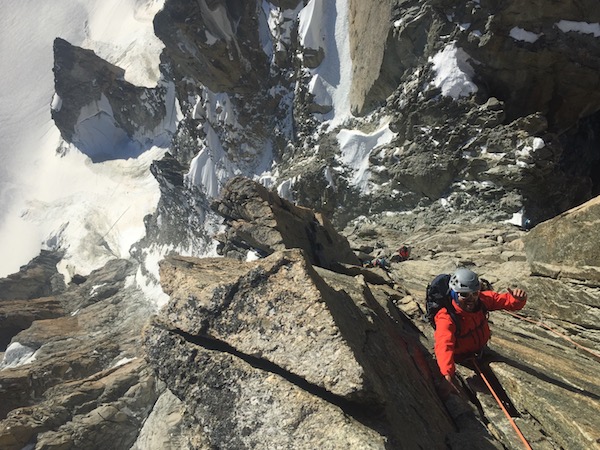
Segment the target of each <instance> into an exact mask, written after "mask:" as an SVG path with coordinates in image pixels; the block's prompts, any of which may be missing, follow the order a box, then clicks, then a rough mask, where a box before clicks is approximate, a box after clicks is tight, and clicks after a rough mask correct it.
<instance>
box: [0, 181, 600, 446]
mask: <svg viewBox="0 0 600 450" xmlns="http://www.w3.org/2000/svg"><path fill="white" fill-rule="evenodd" d="M235 186H237V187H239V188H240V189H242V190H241V192H243V193H244V195H239V198H243V197H244V196H247V198H245V199H244V200H243V201H241V202H240V207H239V208H235V207H234V204H233V203H230V204H229V207H230V208H231V209H232V210H236V211H237V212H238V216H237V217H239V218H240V219H238V220H242V219H241V218H243V217H245V218H246V219H245V220H246V222H245V230H246V232H247V234H246V235H245V238H247V239H248V240H250V241H252V242H258V243H261V242H278V240H281V242H282V243H281V244H279V246H278V247H277V248H274V249H273V251H272V252H271V253H270V255H269V256H267V257H264V258H261V259H258V260H256V261H242V260H240V259H234V258H203V259H198V258H191V257H182V256H176V255H173V256H170V257H168V258H166V259H165V260H164V261H162V263H161V282H162V286H163V288H164V290H165V292H167V293H168V295H169V296H170V302H169V303H168V305H167V306H166V307H165V308H164V309H163V310H161V311H160V312H159V313H158V315H156V316H154V317H152V318H151V319H150V320H148V319H149V317H150V316H151V314H152V312H154V306H153V305H149V304H148V303H147V301H146V300H145V298H144V295H143V294H142V293H141V292H140V291H138V290H137V289H136V288H135V287H134V286H133V285H132V284H131V278H130V277H131V276H132V275H133V273H134V272H135V271H136V270H137V266H136V265H135V264H132V263H131V262H127V261H123V260H116V261H112V262H110V263H109V264H107V266H106V267H105V268H103V269H102V270H98V271H95V272H93V273H92V274H90V275H89V276H87V277H81V279H79V280H78V282H79V284H71V285H70V286H69V287H68V288H67V289H66V290H65V292H62V293H59V294H56V295H55V296H53V297H51V298H41V299H33V303H32V305H33V304H39V305H41V304H44V302H47V304H51V303H50V302H52V304H54V305H56V309H54V313H55V314H57V315H60V317H57V318H49V319H45V320H34V321H33V322H32V324H31V326H29V327H28V328H27V329H25V330H23V331H21V332H19V333H18V334H17V335H15V336H13V337H12V341H11V344H10V346H9V348H8V350H7V352H6V354H5V355H4V359H3V362H2V366H1V367H0V386H2V392H1V394H2V398H3V399H4V401H3V403H2V409H1V411H0V413H1V415H0V417H1V419H2V420H0V446H2V448H6V449H20V448H23V447H24V446H27V445H30V446H31V448H39V449H41V448H55V447H60V446H65V447H67V448H69V446H70V447H71V448H83V447H85V448H90V449H100V448H104V447H105V445H106V442H107V440H109V441H110V442H111V446H112V447H113V448H116V449H117V448H118V449H131V448H133V449H139V450H141V449H145V450H148V449H157V450H158V449H162V448H169V446H171V448H173V447H176V448H194V449H209V448H213V447H215V446H223V447H236V448H273V447H278V446H279V447H293V448H324V447H326V448H355V447H356V448H417V447H419V446H421V447H424V448H425V447H426V448H441V447H444V448H445V447H448V448H452V449H462V448H469V446H471V447H472V448H482V449H488V448H489V449H499V448H511V449H512V448H515V449H516V448H520V447H521V443H520V441H519V439H518V438H517V436H516V433H515V432H514V430H513V429H512V428H511V427H510V425H509V424H508V421H507V419H506V418H505V417H504V415H503V414H502V413H501V412H500V410H499V408H498V406H497V404H496V403H495V401H494V400H493V398H492V396H491V394H489V393H488V391H487V388H486V387H485V385H484V384H482V381H481V379H480V378H479V376H478V375H477V374H476V373H475V372H474V371H473V370H472V369H471V368H469V367H462V366H461V367H459V374H460V377H461V379H462V380H463V384H464V387H465V391H466V392H468V393H469V396H470V397H469V400H467V399H466V398H461V397H457V396H453V395H450V396H446V395H445V394H444V392H443V389H441V388H442V387H443V385H441V384H440V381H441V380H440V376H439V374H438V373H437V371H436V364H435V361H434V360H433V356H432V349H433V339H432V330H431V328H430V327H429V325H428V324H427V323H426V322H424V321H423V319H422V317H423V302H422V299H423V296H424V290H425V286H426V285H427V283H428V282H429V281H430V280H431V278H432V277H433V276H434V275H436V274H437V273H440V272H450V271H452V270H453V269H454V268H455V267H457V266H468V267H472V268H473V269H474V270H476V271H477V272H478V273H479V274H480V275H481V276H482V277H485V278H486V279H488V280H489V281H491V282H492V284H493V285H494V287H495V288H496V289H498V290H503V289H505V288H507V287H517V286H518V287H523V288H525V289H526V290H527V292H528V293H529V300H528V303H527V305H526V308H525V309H524V310H522V311H520V312H519V314H518V315H516V316H515V315H510V314H507V313H503V312H493V313H491V315H490V319H491V321H492V328H493V337H492V340H491V341H490V352H489V353H488V356H487V357H486V359H485V360H484V361H483V362H482V365H485V366H484V367H485V369H486V370H488V371H491V372H490V373H491V374H492V375H493V376H494V377H495V378H496V379H497V380H498V382H499V384H500V385H501V386H502V387H503V389H504V391H505V394H506V398H507V399H508V402H509V403H510V405H511V406H510V411H511V412H512V415H513V420H514V421H515V422H516V423H517V425H518V426H519V428H520V429H521V431H522V432H523V434H524V436H525V437H526V439H527V440H528V441H529V442H530V444H531V445H532V447H533V448H547V449H556V450H558V449H561V448H594V446H595V445H597V439H598V438H599V437H600V436H598V434H597V430H598V429H600V424H599V423H598V417H600V414H599V412H600V411H599V409H598V405H599V402H598V399H600V391H599V390H598V386H597V383H596V381H595V380H596V373H597V372H598V369H599V368H600V367H599V366H600V355H598V352H597V350H596V349H597V348H598V345H599V343H600V335H599V332H598V328H597V325H596V324H597V319H598V318H597V316H594V314H595V311H596V310H597V306H595V304H594V303H593V302H594V299H597V298H600V295H599V292H598V289H599V288H598V286H597V285H595V284H594V282H590V281H591V280H587V279H584V278H583V274H582V276H581V277H580V279H578V280H574V279H572V278H568V277H555V278H551V277H548V276H547V275H545V274H541V273H537V272H536V271H535V270H532V269H531V268H530V263H532V262H533V261H529V260H528V259H529V256H528V255H529V253H528V252H529V251H527V252H526V249H527V248H528V247H529V246H530V245H534V244H535V243H536V242H538V241H536V239H537V237H536V235H537V234H538V233H539V234H540V235H541V234H543V231H544V226H542V225H540V229H539V230H540V231H537V229H536V228H537V227H536V228H534V229H533V230H532V231H530V232H525V231H523V230H520V229H518V228H516V227H514V226H511V225H486V226H481V225H471V226H468V227H467V226H464V225H463V226H459V225H452V226H445V227H439V228H436V229H428V228H425V227H423V228H421V229H420V230H419V231H414V232H412V233H408V234H407V233H403V232H400V231H398V230H397V229H395V228H394V227H391V226H389V227H386V226H383V225H382V224H377V223H373V222H369V221H366V220H365V221H364V222H362V223H357V224H356V225H355V226H354V227H352V228H349V229H347V230H345V232H344V234H345V235H346V236H347V238H341V237H340V236H335V235H331V238H332V241H333V242H339V243H340V245H342V247H341V248H347V249H350V251H352V250H353V249H354V250H358V249H359V248H360V249H362V250H363V251H365V250H366V249H370V251H372V252H373V253H377V254H380V255H385V254H386V252H393V250H394V249H396V248H397V247H398V246H399V245H400V243H402V244H407V245H410V246H411V250H412V252H411V258H410V259H409V260H407V261H403V262H395V263H391V265H390V266H388V267H387V270H383V269H381V268H373V269H366V268H363V267H361V266H357V265H352V264H348V263H346V264H341V263H340V264H330V268H323V267H319V266H318V265H316V264H314V261H313V260H312V259H311V256H310V253H311V249H312V248H313V246H314V241H311V239H307V240H306V241H304V240H294V239H292V237H290V236H287V235H286V234H285V233H286V232H289V233H290V234H291V236H293V235H294V234H295V232H296V231H295V230H297V229H302V227H296V228H294V227H283V226H281V224H282V223H286V222H281V220H280V218H279V219H277V216H278V215H279V214H281V212H280V211H279V209H278V208H281V205H282V201H281V200H280V199H278V198H277V197H276V196H275V194H274V193H272V192H269V193H268V194H269V195H268V196H267V197H265V196H264V194H265V193H264V192H263V191H262V190H261V189H257V188H256V186H255V184H254V183H253V182H249V181H248V180H244V179H237V182H236V183H233V182H232V184H231V185H230V186H229V188H228V189H227V190H226V191H225V192H226V193H228V196H227V197H225V198H223V199H221V200H220V201H221V202H222V203H221V206H223V205H225V204H227V202H231V201H232V200H233V199H234V198H236V196H235V194H234V193H235V192H237V191H235V189H234V187H235ZM238 194H240V192H238ZM251 197H253V198H251ZM270 202H273V205H274V206H273V208H272V209H271V208H270V207H269V205H270V204H271V203H270ZM595 204H596V203H595V202H592V203H591V204H590V205H588V207H587V208H582V209H581V211H580V213H581V212H583V211H586V210H587V209H589V211H587V212H586V215H584V216H583V217H585V220H582V216H580V215H578V214H577V211H573V212H571V213H569V214H565V215H564V216H561V217H559V218H557V220H559V221H561V225H560V227H559V229H560V230H564V231H563V232H561V235H563V234H564V235H565V236H566V235H569V230H571V229H572V230H577V231H576V232H573V235H578V234H579V233H581V234H584V232H583V231H582V228H581V227H584V228H583V229H585V227H587V226H589V227H590V230H592V229H593V223H594V222H593V221H592V220H589V218H590V217H592V213H593V211H594V208H595ZM249 211H250V212H252V211H253V212H254V213H257V212H260V214H257V215H256V216H252V214H250V212H249ZM292 211H293V209H292ZM300 211H303V213H302V214H300V215H292V217H294V223H296V224H297V225H298V224H301V223H304V226H308V225H309V224H311V223H312V222H313V221H314V215H312V214H309V211H307V210H305V209H300ZM288 212H289V211H288ZM290 214H291V213H290ZM251 217H254V218H253V219H252V221H258V222H259V223H260V225H261V226H257V227H252V226H250V225H251V224H252V223H253V222H252V221H251V219H250V218H251ZM231 219H232V217H230V218H229V220H230V221H229V222H226V223H228V226H231V227H235V226H236V221H235V220H231ZM329 232H330V233H334V232H335V231H334V230H329ZM277 235H279V237H278V238H277V239H276V240H275V241H270V240H268V239H266V238H265V236H266V237H269V236H277ZM317 236H319V234H314V235H312V239H317ZM557 237H558V236H557ZM530 239H531V240H530ZM287 243H292V244H296V245H306V247H296V248H286V245H288V244H287ZM290 245H291V244H290ZM534 248H535V247H534ZM567 253H568V252H567ZM343 254H344V252H340V255H343ZM532 255H534V253H532ZM586 255H587V254H586ZM541 257H544V256H541ZM586 257H587V256H586ZM332 258H333V256H332ZM568 258H574V256H569V257H567V259H568ZM586 261H588V262H590V263H592V262H593V258H592V259H591V260H586ZM531 267H532V268H533V267H535V265H534V264H532V265H531ZM331 269H335V270H331ZM49 276H53V275H52V274H51V273H50V274H49ZM40 281H41V280H40ZM46 282H47V281H46ZM42 284H44V283H42ZM13 302H18V300H11V301H8V300H5V301H4V302H0V308H2V307H3V306H4V305H9V304H12V303H13ZM59 306H60V307H59ZM61 311H64V313H63V312H61ZM2 313H4V310H2ZM36 319H37V318H36ZM143 327H145V329H144V331H143V332H142V328H143ZM142 344H143V345H142ZM438 394H439V395H438Z"/></svg>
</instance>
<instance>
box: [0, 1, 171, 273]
mask: <svg viewBox="0 0 600 450" xmlns="http://www.w3.org/2000/svg"><path fill="white" fill-rule="evenodd" d="M162 3H163V2H162V1H152V0H149V1H135V0H126V1H120V0H119V1H116V0H109V1H93V0H85V1H70V0H63V1H61V2H51V3H49V2H43V1H31V2H21V1H16V0H7V1H6V2H4V3H3V13H2V15H1V16H0V30H1V31H0V33H1V37H0V40H1V42H2V44H1V45H0V52H1V53H0V58H1V60H2V61H4V62H3V65H2V71H1V83H2V101H1V102H0V121H1V123H2V133H1V134H0V248H2V249H3V255H4V256H3V258H1V259H0V276H5V275H7V274H9V273H12V272H16V271H17V270H18V269H19V266H20V265H22V264H26V263H27V262H28V261H29V260H30V259H31V258H32V257H34V256H36V255H37V254H38V253H39V251H40V249H41V248H43V247H44V246H52V245H57V244H59V243H60V244H63V245H64V244H66V245H67V247H68V248H69V254H70V255H71V257H72V258H71V262H70V263H68V264H70V265H71V266H72V268H73V270H78V271H81V272H82V273H85V272H86V271H89V270H90V269H91V268H94V267H98V264H101V263H103V261H105V260H106V258H107V257H115V256H119V257H123V256H127V255H128V246H129V245H130V244H131V243H132V242H134V241H135V240H137V239H139V238H140V237H141V236H142V235H143V232H144V229H143V223H142V218H143V216H144V215H145V214H147V213H149V212H151V211H152V209H153V208H154V207H155V205H156V201H157V199H158V186H157V184H156V182H155V181H154V179H153V177H152V176H151V175H150V173H149V172H148V170H147V168H148V165H149V163H150V162H151V160H152V158H156V157H158V156H159V154H160V153H161V150H160V149H154V150H152V151H151V153H149V154H148V155H144V156H143V157H141V158H138V159H137V160H128V161H120V162H112V163H102V164H95V165H92V164H90V161H89V159H88V158H87V157H84V156H83V155H81V154H78V151H77V150H76V149H74V148H70V149H69V152H68V154H67V155H66V156H64V157H63V156H62V155H59V154H57V153H56V150H57V149H58V148H59V146H60V136H59V133H58V130H57V129H56V127H55V126H54V123H53V122H52V120H51V117H50V106H51V101H52V98H53V94H54V82H53V73H52V65H53V53H52V44H53V41H54V39H55V38H56V37H61V38H63V39H66V40H68V41H69V42H71V43H72V44H74V45H80V46H83V47H86V48H91V49H93V50H94V51H95V52H96V53H97V54H98V55H99V56H101V57H103V58H104V59H106V60H107V61H109V62H112V63H113V64H116V65H119V66H120V67H122V68H124V69H125V70H126V72H125V78H126V79H127V80H128V81H130V82H132V83H135V84H138V85H143V86H154V85H155V84H156V82H157V80H158V78H159V71H158V63H159V55H160V51H161V50H162V47H163V46H162V43H161V42H160V41H159V40H158V39H157V38H156V37H155V36H154V34H153V27H152V19H153V17H154V15H155V13H156V11H158V10H159V9H160V8H161V6H162ZM41 18H43V22H42V21H41ZM102 230H104V231H102ZM94 236H95V237H94ZM100 238H102V239H104V240H107V242H109V244H108V247H109V248H110V249H106V246H105V245H104V244H102V245H100V246H99V244H100V242H98V241H99V240H100ZM103 247H104V248H105V250H102V248H103Z"/></svg>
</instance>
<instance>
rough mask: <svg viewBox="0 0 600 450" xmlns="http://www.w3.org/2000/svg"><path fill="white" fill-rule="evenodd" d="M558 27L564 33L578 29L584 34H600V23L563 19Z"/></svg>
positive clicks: (595, 35)
mask: <svg viewBox="0 0 600 450" xmlns="http://www.w3.org/2000/svg"><path fill="white" fill-rule="evenodd" d="M556 26H557V27H558V29H559V30H560V31H562V32H563V33H568V32H569V31H576V32H578V33H582V34H593V35H594V37H599V36H600V24H598V23H588V22H575V21H572V20H561V21H560V22H558V23H557V24H556Z"/></svg>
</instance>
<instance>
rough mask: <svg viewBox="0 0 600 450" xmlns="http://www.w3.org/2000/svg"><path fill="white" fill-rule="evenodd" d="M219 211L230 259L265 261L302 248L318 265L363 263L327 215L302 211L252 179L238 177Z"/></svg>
mask: <svg viewBox="0 0 600 450" xmlns="http://www.w3.org/2000/svg"><path fill="white" fill-rule="evenodd" d="M213 209H214V210H215V211H216V212H218V213H219V214H220V215H221V216H223V217H224V218H225V223H226V226H227V228H226V231H225V233H224V234H221V235H218V236H217V237H216V238H217V239H218V240H219V242H220V252H221V254H223V255H225V256H229V257H238V258H242V259H244V258H246V255H247V253H248V252H249V251H250V252H254V253H257V254H258V255H259V256H265V255H269V254H271V253H273V252H274V251H276V250H283V249H286V248H302V249H305V251H306V254H307V256H308V258H309V261H310V262H311V264H314V265H316V266H320V267H325V268H329V267H331V266H332V265H334V264H337V263H348V264H358V263H359V261H358V258H357V257H356V256H355V255H354V253H353V252H352V250H351V249H350V247H349V245H348V243H347V242H346V239H345V238H344V237H342V236H341V235H340V234H339V233H337V232H336V231H335V229H334V228H333V227H332V225H331V224H330V223H329V221H328V220H327V219H326V218H325V217H324V216H323V215H322V214H318V213H316V214H315V213H314V211H311V210H309V209H307V208H302V207H299V206H296V205H294V204H292V203H291V202H289V201H287V200H285V199H282V198H281V197H279V196H278V195H277V194H275V193H273V192H271V191H269V190H268V189H266V188H265V187H264V186H262V185H261V184H259V183H257V182H255V181H252V180H249V179H247V178H244V177H235V178H232V179H231V180H230V181H229V182H228V183H227V185H226V186H225V187H224V188H223V192H222V193H221V197H220V198H219V199H217V200H216V201H215V202H214V204H213Z"/></svg>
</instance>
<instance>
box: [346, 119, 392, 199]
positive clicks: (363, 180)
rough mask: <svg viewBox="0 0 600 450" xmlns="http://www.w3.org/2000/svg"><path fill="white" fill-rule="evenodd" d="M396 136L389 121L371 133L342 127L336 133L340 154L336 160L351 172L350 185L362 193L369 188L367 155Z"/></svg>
mask: <svg viewBox="0 0 600 450" xmlns="http://www.w3.org/2000/svg"><path fill="white" fill-rule="evenodd" d="M395 136H396V133H394V132H392V131H391V130H390V128H389V121H386V122H384V123H383V124H382V126H381V127H380V128H379V129H378V130H376V131H374V132H373V133H371V134H366V133H362V132H361V131H358V130H349V129H342V130H341V131H340V132H339V133H338V134H337V141H338V144H339V146H340V150H341V155H340V156H339V157H338V160H339V161H340V162H341V163H342V164H343V165H345V166H346V167H348V168H350V169H351V170H352V172H353V176H352V180H351V185H353V186H357V187H358V188H359V189H360V191H361V192H362V193H363V194H368V193H369V191H370V188H369V178H370V171H369V156H370V155H371V153H372V152H373V151H374V150H376V149H377V148H379V147H381V146H383V145H386V144H389V143H390V142H391V141H392V139H394V137H395Z"/></svg>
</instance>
